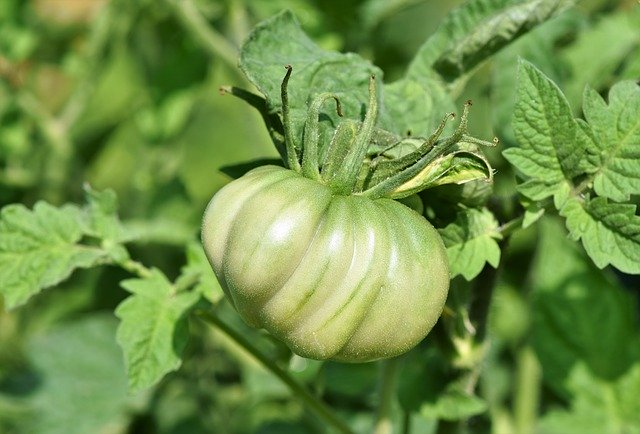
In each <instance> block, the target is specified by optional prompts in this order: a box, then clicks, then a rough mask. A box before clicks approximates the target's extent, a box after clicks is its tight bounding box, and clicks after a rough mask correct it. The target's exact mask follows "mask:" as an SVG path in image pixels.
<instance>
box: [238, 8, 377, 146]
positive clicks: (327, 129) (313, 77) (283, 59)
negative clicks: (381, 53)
mask: <svg viewBox="0 0 640 434" xmlns="http://www.w3.org/2000/svg"><path fill="white" fill-rule="evenodd" d="M285 65H291V66H292V67H293V73H292V75H291V79H290V81H289V86H288V93H289V105H290V113H291V119H292V122H293V127H294V128H293V130H294V138H295V139H296V142H297V143H301V140H302V132H303V126H304V121H305V119H306V117H307V108H308V107H307V104H309V103H310V102H311V99H312V97H313V96H314V95H316V94H318V93H322V92H332V93H335V94H336V95H337V96H338V97H339V98H340V102H341V104H342V108H343V112H344V115H345V117H347V118H351V119H356V120H362V118H363V116H364V110H363V107H365V106H366V105H367V103H368V85H369V77H370V75H371V74H375V75H376V76H377V77H378V79H379V80H381V78H382V71H381V70H380V69H378V68H376V67H375V66H373V65H372V64H371V63H370V62H369V61H367V60H365V59H363V58H362V57H360V56H358V55H356V54H352V53H349V54H341V53H337V52H333V51H325V50H323V49H321V48H320V47H318V46H317V45H316V44H315V43H314V42H313V41H312V40H311V39H310V38H309V37H308V36H307V35H306V34H305V33H304V31H303V30H302V29H301V27H300V24H299V22H298V21H297V19H296V18H295V17H294V16H293V14H292V13H291V12H289V11H285V12H282V13H280V14H278V15H276V16H274V17H273V18H270V19H268V20H266V21H263V22H262V23H260V24H259V25H258V26H257V27H256V28H255V29H254V30H253V32H252V33H251V35H250V36H249V38H248V39H247V42H246V43H245V44H244V46H243V47H242V51H241V53H240V68H241V69H242V71H243V72H244V73H245V74H246V76H247V78H248V79H249V80H250V81H251V82H252V83H253V84H254V85H255V86H256V87H257V88H258V90H259V91H260V92H262V94H263V95H264V96H265V98H266V101H267V107H268V109H269V110H270V111H271V112H272V113H273V112H278V111H280V110H281V109H282V103H281V98H280V85H281V83H282V79H283V78H284V75H285V72H286V71H285V68H284V66H285ZM339 119H340V118H339V116H338V115H337V113H336V110H335V108H334V107H332V106H330V105H329V104H327V105H326V107H325V108H324V110H323V112H322V115H321V120H323V122H321V131H320V134H321V136H320V137H321V139H320V143H324V144H328V143H329V140H330V138H331V135H332V134H333V129H334V128H335V127H336V125H337V123H338V122H339Z"/></svg>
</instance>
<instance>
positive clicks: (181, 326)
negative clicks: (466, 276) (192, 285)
mask: <svg viewBox="0 0 640 434" xmlns="http://www.w3.org/2000/svg"><path fill="white" fill-rule="evenodd" d="M121 285H122V287H123V288H125V289H126V290H127V291H129V292H131V294H132V295H131V296H130V297H128V298H127V299H125V300H124V301H123V302H122V303H120V305H119V306H118V307H117V309H116V316H117V317H118V318H120V320H121V323H120V326H119V327H118V333H117V341H118V344H119V345H120V346H121V347H122V349H123V351H124V356H125V362H126V365H127V374H128V377H129V389H130V390H131V391H138V390H141V389H144V388H147V387H150V386H152V385H154V384H155V383H157V382H158V381H159V380H160V379H161V378H162V377H163V376H164V375H165V374H167V373H169V372H171V371H175V370H176V369H178V368H179V367H180V365H181V362H182V360H181V354H182V351H183V350H184V348H185V346H186V344H187V340H188V337H189V330H188V322H187V318H186V314H187V312H189V310H190V309H191V308H192V307H193V306H194V305H195V303H196V302H197V301H198V299H199V297H200V294H198V293H197V292H193V291H191V292H177V291H176V288H175V287H174V286H173V285H172V284H171V283H170V282H169V281H168V280H167V278H166V277H165V276H164V274H162V273H161V272H160V271H159V270H156V269H154V270H153V271H152V273H151V275H150V276H149V277H147V278H144V279H130V280H125V281H123V282H122V283H121Z"/></svg>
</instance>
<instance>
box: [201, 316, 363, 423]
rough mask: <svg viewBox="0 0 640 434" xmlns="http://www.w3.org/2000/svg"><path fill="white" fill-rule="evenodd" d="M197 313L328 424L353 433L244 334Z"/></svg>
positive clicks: (210, 317)
mask: <svg viewBox="0 0 640 434" xmlns="http://www.w3.org/2000/svg"><path fill="white" fill-rule="evenodd" d="M198 315H199V316H200V318H202V319H203V320H204V321H205V322H207V323H209V324H211V325H213V326H215V327H216V328H218V329H219V330H220V331H221V332H223V333H224V334H226V335H227V336H228V337H230V338H231V339H233V340H234V341H235V342H236V343H237V344H238V345H240V346H241V347H242V348H244V349H245V350H246V351H247V352H249V353H250V354H251V355H252V356H253V357H255V358H256V359H257V360H258V361H259V362H260V363H262V364H263V365H264V367H265V368H267V369H268V370H269V371H271V373H272V374H274V375H275V376H276V377H278V378H279V379H280V380H282V381H283V382H284V383H285V384H286V385H287V386H288V387H289V389H291V391H292V392H293V394H294V395H295V396H296V397H298V398H300V400H302V402H303V403H304V404H305V405H306V406H307V407H308V408H309V409H310V410H312V411H313V412H314V413H315V414H316V415H317V416H318V417H320V418H321V419H322V420H323V421H324V422H326V423H327V424H328V425H330V426H332V427H334V428H335V429H336V430H338V431H339V432H341V433H344V434H353V431H352V430H351V428H349V426H348V425H347V424H346V423H345V422H344V421H343V420H342V419H340V418H339V417H338V416H337V415H336V414H335V412H334V411H333V410H332V409H331V408H330V407H329V406H328V405H327V404H325V403H324V402H323V401H321V400H320V399H319V398H318V397H316V396H314V395H313V394H311V392H309V391H308V390H307V389H306V388H305V387H304V386H303V385H302V384H300V382H299V381H298V380H296V379H295V378H293V377H292V376H291V375H289V373H288V372H287V371H285V370H284V369H282V368H281V367H280V366H278V364H277V363H276V362H274V361H273V360H271V359H270V358H269V357H267V355H265V354H264V353H262V352H261V351H260V350H259V349H258V348H257V347H256V346H254V345H253V343H251V341H249V339H247V338H246V337H245V336H244V335H242V334H241V333H239V332H237V331H236V330H234V329H233V328H231V327H230V326H229V325H228V324H227V323H225V322H224V321H222V320H221V319H220V318H219V317H218V316H216V315H214V314H212V313H211V312H207V311H198Z"/></svg>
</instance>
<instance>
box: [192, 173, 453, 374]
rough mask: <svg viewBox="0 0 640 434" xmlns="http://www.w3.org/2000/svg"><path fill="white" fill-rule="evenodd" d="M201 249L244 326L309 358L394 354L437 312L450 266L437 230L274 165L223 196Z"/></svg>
mask: <svg viewBox="0 0 640 434" xmlns="http://www.w3.org/2000/svg"><path fill="white" fill-rule="evenodd" d="M202 239H203V243H204V247H205V251H206V253H207V256H208V258H209V261H210V262H211V265H212V267H213V269H214V271H215V274H216V276H217V277H218V280H219V281H220V283H221V285H222V287H223V289H224V290H225V292H226V294H227V296H228V298H229V300H230V301H231V303H232V304H233V305H234V307H235V308H236V310H237V311H238V312H239V313H240V315H241V316H242V317H243V318H244V320H245V321H246V322H247V323H249V324H251V325H253V326H255V327H263V328H265V329H266V330H267V331H269V332H270V333H271V334H273V335H274V336H275V337H277V338H279V339H281V340H282V341H283V342H285V343H286V344H287V345H288V346H289V347H290V348H291V349H292V350H293V351H294V352H295V353H297V354H299V355H301V356H304V357H308V358H312V359H333V360H339V361H347V362H364V361H369V360H375V359H380V358H385V357H392V356H396V355H398V354H402V353H404V352H405V351H407V350H409V349H411V348H412V347H413V346H415V345H416V344H417V343H418V342H420V341H421V340H422V339H423V338H424V337H425V335H426V334H427V333H428V332H429V330H431V328H432V327H433V325H434V324H435V322H436V321H437V319H438V317H439V316H440V314H441V312H442V308H443V306H444V303H445V300H446V296H447V291H448V289H449V269H448V263H447V256H446V252H445V248H444V245H443V243H442V240H441V238H440V236H439V235H438V233H437V231H436V230H435V229H434V228H433V226H431V225H430V224H429V223H428V222H427V221H426V220H425V219H424V218H423V217H422V216H420V215H419V214H418V213H416V212H415V211H412V210H411V209H409V208H407V207H406V206H404V205H402V204H400V203H398V202H396V201H394V200H391V199H385V198H381V199H369V198H367V197H365V196H361V195H337V194H334V193H333V191H332V190H331V189H330V188H329V187H328V186H327V185H324V184H322V183H320V182H317V181H315V180H311V179H308V178H305V177H303V176H302V175H300V174H299V173H297V172H295V171H293V170H288V169H284V168H282V167H276V166H263V167H260V168H257V169H254V170H252V171H250V172H249V173H247V174H246V175H244V176H243V177H241V178H239V179H237V180H235V181H233V182H231V183H230V184H228V185H227V186H225V187H224V188H223V189H221V190H220V191H219V192H218V193H217V194H216V195H215V196H214V197H213V199H212V200H211V202H210V203H209V206H208V208H207V210H206V212H205V215H204V222H203V227H202Z"/></svg>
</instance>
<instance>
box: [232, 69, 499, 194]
mask: <svg viewBox="0 0 640 434" xmlns="http://www.w3.org/2000/svg"><path fill="white" fill-rule="evenodd" d="M285 68H286V73H285V76H284V78H283V80H282V83H281V86H280V97H281V102H282V110H281V112H280V116H279V115H278V114H276V113H273V112H269V111H268V110H267V109H266V102H265V100H264V99H262V98H261V97H259V96H258V95H254V94H252V93H250V92H247V91H243V90H241V89H237V88H221V91H223V92H225V93H231V94H233V95H235V96H237V97H239V98H241V99H243V100H245V101H246V102H248V103H249V104H251V105H252V106H254V107H255V108H257V109H258V110H259V111H260V113H261V114H262V116H263V118H264V120H265V123H266V124H267V126H268V128H269V133H270V134H271V137H272V139H273V141H274V143H275V145H276V148H278V150H279V152H280V154H281V156H282V160H283V162H284V164H285V166H286V167H287V168H289V169H291V170H294V171H296V172H298V173H300V174H302V175H303V176H305V177H306V178H309V179H313V180H315V181H318V182H321V183H323V184H325V185H327V186H329V187H330V188H331V190H332V191H333V192H334V193H335V194H339V195H361V196H366V197H370V198H372V199H376V198H381V197H386V198H391V199H401V198H404V197H408V196H411V195H412V194H415V193H418V192H420V191H422V190H425V189H428V188H431V187H435V186H439V185H444V184H464V183H466V182H470V181H476V180H482V181H486V182H488V183H491V182H492V180H493V169H492V168H491V165H490V164H489V162H488V161H487V159H486V158H485V157H484V155H483V153H482V152H481V150H480V149H481V147H484V146H495V145H496V144H497V143H498V140H497V139H496V138H494V139H493V141H491V142H489V141H486V140H482V139H478V138H476V137H473V136H471V135H470V134H469V132H468V116H469V109H470V107H471V105H472V104H471V101H470V100H469V101H467V102H466V103H465V104H464V107H463V111H462V115H461V116H460V121H459V123H458V125H457V127H456V128H455V130H454V131H453V133H452V134H451V135H449V136H446V137H443V134H444V131H445V129H446V127H447V125H448V123H449V122H450V121H451V120H452V119H454V118H455V117H456V115H455V113H447V114H446V115H445V116H444V118H443V120H442V121H441V123H440V124H439V125H438V127H437V128H436V129H435V131H434V132H433V133H432V134H431V135H430V136H429V137H427V138H421V137H401V136H398V135H397V134H395V133H392V132H389V131H386V130H383V129H381V128H378V127H376V122H377V117H378V99H377V93H376V87H377V82H376V77H375V76H373V75H372V76H371V77H370V79H369V101H368V104H367V108H366V111H365V115H364V119H363V120H362V121H359V120H353V119H348V118H346V119H345V118H343V113H342V107H341V104H340V99H339V97H338V96H337V95H336V94H334V93H331V92H323V93H320V94H317V95H315V96H314V97H313V98H312V99H311V102H310V104H309V107H308V109H307V115H306V118H305V121H304V126H303V135H302V140H300V141H298V140H296V138H295V137H294V132H293V131H294V127H293V121H292V119H291V115H290V105H289V97H288V84H289V79H290V77H291V75H292V73H293V68H292V67H291V65H286V66H285ZM329 99H333V100H334V102H335V104H336V112H337V114H338V116H339V117H340V118H343V119H342V121H341V122H340V123H338V125H337V127H336V128H335V130H334V134H333V137H332V139H331V142H330V143H329V144H328V147H326V152H324V155H323V156H322V158H321V156H320V155H319V149H320V144H319V141H320V134H319V125H320V115H321V110H322V107H323V105H324V104H325V103H326V101H327V100H329ZM299 142H301V143H299ZM323 149H325V147H323Z"/></svg>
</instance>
